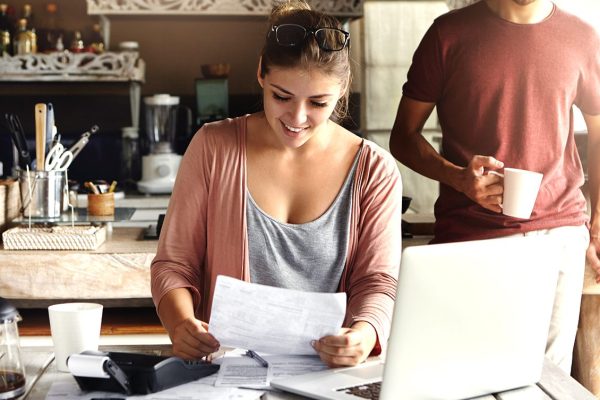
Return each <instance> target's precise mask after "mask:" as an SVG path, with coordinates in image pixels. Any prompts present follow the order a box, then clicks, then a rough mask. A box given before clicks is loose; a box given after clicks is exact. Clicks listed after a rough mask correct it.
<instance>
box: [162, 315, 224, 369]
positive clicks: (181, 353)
mask: <svg viewBox="0 0 600 400" xmlns="http://www.w3.org/2000/svg"><path fill="white" fill-rule="evenodd" d="M170 337H171V342H173V355H175V356H177V357H181V358H183V359H186V360H199V359H201V358H202V357H206V356H208V355H209V354H211V353H214V352H216V351H218V350H219V347H220V344H219V342H218V341H217V339H215V337H214V336H213V335H211V334H210V333H208V324H207V323H206V322H204V321H200V320H198V319H196V318H186V319H184V320H183V321H181V322H180V323H179V324H177V325H176V326H175V328H174V329H173V330H172V332H170Z"/></svg>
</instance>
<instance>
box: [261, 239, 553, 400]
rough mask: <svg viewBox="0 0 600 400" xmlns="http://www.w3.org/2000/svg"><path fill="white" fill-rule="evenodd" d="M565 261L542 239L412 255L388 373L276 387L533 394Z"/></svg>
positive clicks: (338, 393) (427, 249)
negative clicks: (519, 390) (525, 388)
mask: <svg viewBox="0 0 600 400" xmlns="http://www.w3.org/2000/svg"><path fill="white" fill-rule="evenodd" d="M561 253H562V246H561V244H560V243H559V242H557V241H556V240H555V239H553V238H549V237H545V236H537V237H513V238H501V239H489V240H479V241H470V242H460V243H450V244H438V245H427V246H414V247H408V248H406V249H405V250H404V251H403V253H402V263H401V268H400V274H399V279H398V290H397V295H396V303H395V307H394V314H393V320H392V329H391V334H390V339H389V342H388V346H389V347H388V351H387V355H386V360H385V364H384V363H383V362H382V361H374V362H368V363H364V364H361V365H359V366H356V367H352V368H337V369H330V370H326V371H321V372H317V373H312V374H307V375H301V376H296V377H289V378H282V379H274V380H273V381H272V382H271V385H272V386H273V387H275V388H278V389H282V390H285V391H289V392H293V393H297V394H301V395H304V396H308V397H311V398H315V399H359V398H371V397H369V396H370V392H372V391H373V392H377V393H379V391H380V394H379V397H378V398H379V399H382V400H391V399H407V400H419V399H427V400H457V399H464V398H470V397H475V396H479V395H485V394H490V393H497V392H501V391H505V390H508V389H512V388H517V387H522V386H528V385H531V384H534V383H536V382H537V381H539V379H540V377H541V373H542V367H543V363H544V352H545V347H546V339H547V335H548V329H549V325H550V316H551V312H552V306H553V301H554V292H555V289H556V283H557V278H558V266H559V263H560V259H561ZM369 384H373V385H369ZM355 386H357V387H358V389H356V388H355V389H349V388H352V387H355ZM373 398H377V397H373Z"/></svg>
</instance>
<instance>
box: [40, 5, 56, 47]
mask: <svg viewBox="0 0 600 400" xmlns="http://www.w3.org/2000/svg"><path fill="white" fill-rule="evenodd" d="M45 10H46V15H45V16H44V19H43V21H44V26H43V27H41V28H40V29H39V31H40V32H39V34H40V43H39V47H40V50H41V51H43V52H47V53H49V52H52V51H56V42H57V40H58V36H59V34H60V32H59V30H58V29H57V25H56V19H57V13H58V5H57V4H56V3H55V2H50V3H47V4H46V7H45Z"/></svg>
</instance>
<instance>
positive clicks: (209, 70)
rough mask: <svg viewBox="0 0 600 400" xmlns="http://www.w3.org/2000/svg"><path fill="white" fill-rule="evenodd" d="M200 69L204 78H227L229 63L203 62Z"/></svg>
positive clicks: (229, 68)
mask: <svg viewBox="0 0 600 400" xmlns="http://www.w3.org/2000/svg"><path fill="white" fill-rule="evenodd" d="M200 70H201V71H202V76H204V77H205V78H227V76H228V75H229V71H230V70H231V65H229V64H227V63H220V64H204V65H202V66H201V67H200Z"/></svg>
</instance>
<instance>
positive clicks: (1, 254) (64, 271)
mask: <svg viewBox="0 0 600 400" xmlns="http://www.w3.org/2000/svg"><path fill="white" fill-rule="evenodd" d="M142 236H143V228H137V227H115V228H113V230H112V232H111V233H109V235H108V237H107V240H106V242H105V243H104V244H102V245H101V246H100V247H99V248H98V249H97V250H94V251H70V250H65V251H49V250H48V251H46V250H31V251H23V250H18V251H17V250H13V251H11V250H4V248H3V247H0V275H1V276H2V279H1V280H0V296H2V297H6V298H10V299H12V300H14V301H15V305H17V307H43V306H45V304H48V303H50V302H56V300H61V301H62V300H69V299H81V300H86V301H87V300H103V301H102V303H103V304H105V305H112V306H126V307H131V306H151V305H152V302H151V295H150V273H149V272H150V263H151V262H152V259H153V258H154V255H155V254H156V246H157V241H156V240H142Z"/></svg>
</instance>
